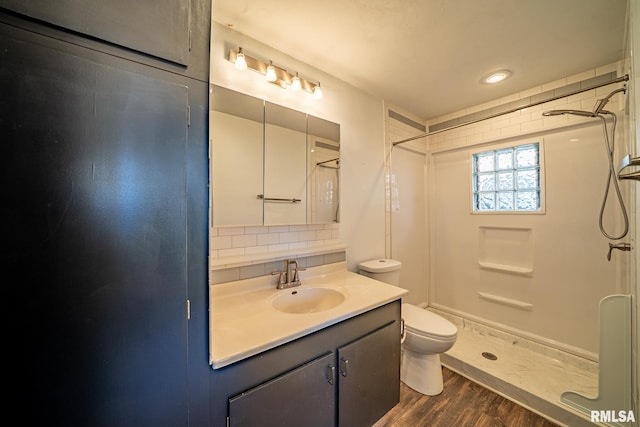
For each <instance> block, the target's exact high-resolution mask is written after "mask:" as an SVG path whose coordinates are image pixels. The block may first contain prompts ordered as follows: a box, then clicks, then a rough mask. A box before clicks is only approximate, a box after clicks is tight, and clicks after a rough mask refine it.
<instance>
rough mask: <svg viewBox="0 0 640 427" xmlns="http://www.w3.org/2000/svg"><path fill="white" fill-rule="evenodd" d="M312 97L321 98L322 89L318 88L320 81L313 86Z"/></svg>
mask: <svg viewBox="0 0 640 427" xmlns="http://www.w3.org/2000/svg"><path fill="white" fill-rule="evenodd" d="M313 97H314V98H315V99H322V89H320V82H318V86H316V87H315V88H313Z"/></svg>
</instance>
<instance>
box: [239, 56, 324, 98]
mask: <svg viewBox="0 0 640 427" xmlns="http://www.w3.org/2000/svg"><path fill="white" fill-rule="evenodd" d="M229 62H231V63H233V64H234V65H235V67H236V68H237V69H239V70H246V69H249V70H252V71H255V72H257V73H260V74H262V75H263V76H265V79H266V80H267V82H269V83H272V84H275V85H278V86H280V87H281V88H283V89H287V88H289V87H290V88H291V89H292V90H295V91H301V92H307V93H309V94H312V95H313V97H314V98H315V99H322V89H321V88H320V83H313V82H311V81H309V80H306V79H303V78H302V77H300V76H299V75H298V73H297V72H295V73H293V74H292V73H290V72H288V71H287V70H285V69H284V68H281V67H278V66H277V65H273V61H269V62H264V61H261V60H259V59H256V58H253V57H251V56H249V55H247V54H246V53H244V51H243V50H242V48H241V47H240V48H238V50H237V51H236V50H234V49H230V50H229ZM243 64H244V65H243Z"/></svg>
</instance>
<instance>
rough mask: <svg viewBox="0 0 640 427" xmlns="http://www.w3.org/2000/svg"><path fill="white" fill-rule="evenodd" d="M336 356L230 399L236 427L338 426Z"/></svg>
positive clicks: (306, 365) (298, 369) (233, 422)
mask: <svg viewBox="0 0 640 427" xmlns="http://www.w3.org/2000/svg"><path fill="white" fill-rule="evenodd" d="M334 359H335V353H330V354H327V355H326V356H323V357H321V358H318V359H316V360H314V361H312V362H309V363H307V364H305V365H303V366H300V367H298V368H296V369H294V370H292V371H290V372H288V373H286V374H284V375H281V376H279V377H277V378H275V379H273V380H271V381H269V382H267V383H264V384H261V385H259V386H258V387H255V388H253V389H251V390H248V391H246V392H244V393H241V394H239V395H237V396H234V397H232V398H230V399H229V425H230V426H232V427H241V426H242V427H245V426H246V427H255V426H291V427H299V426H305V427H312V426H317V427H327V426H332V425H334V423H335V367H334Z"/></svg>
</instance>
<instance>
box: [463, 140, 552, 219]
mask: <svg viewBox="0 0 640 427" xmlns="http://www.w3.org/2000/svg"><path fill="white" fill-rule="evenodd" d="M531 144H538V157H539V162H540V165H539V166H540V169H539V171H540V209H539V210H531V211H518V210H512V211H505V210H485V211H476V210H475V209H474V207H475V203H474V193H475V185H474V174H473V164H474V156H475V155H476V154H481V153H486V152H489V151H500V150H504V149H505V148H517V147H520V146H523V145H531ZM469 164H470V167H469V183H470V185H471V186H470V190H471V191H470V192H469V193H470V194H469V196H470V198H469V211H470V213H471V214H472V215H540V214H544V213H546V206H545V194H546V189H545V167H544V140H543V139H542V138H536V139H531V140H526V141H523V140H521V141H515V142H509V143H501V144H489V145H484V146H482V147H481V148H477V149H476V150H473V151H472V152H471V153H470V156H469ZM496 192H497V191H496ZM496 203H497V201H496Z"/></svg>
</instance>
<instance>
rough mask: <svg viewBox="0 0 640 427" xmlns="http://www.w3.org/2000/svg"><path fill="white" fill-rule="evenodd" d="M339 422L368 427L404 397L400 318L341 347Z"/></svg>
mask: <svg viewBox="0 0 640 427" xmlns="http://www.w3.org/2000/svg"><path fill="white" fill-rule="evenodd" d="M338 367H339V375H338V385H339V387H338V420H339V421H338V425H340V426H345V427H346V426H348V427H358V426H362V427H368V426H371V425H372V424H374V423H375V422H376V421H377V420H378V419H379V418H380V417H382V416H383V415H384V414H385V413H386V412H387V411H388V410H390V409H391V408H393V407H394V406H395V405H396V404H397V403H398V402H399V401H400V329H399V327H398V323H397V322H393V323H390V324H388V325H387V326H385V327H383V328H381V329H378V330H377V331H375V332H372V333H370V334H368V335H366V336H364V337H362V338H360V339H359V340H357V341H354V342H353V343H351V344H348V345H345V346H343V347H340V348H339V349H338Z"/></svg>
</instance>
